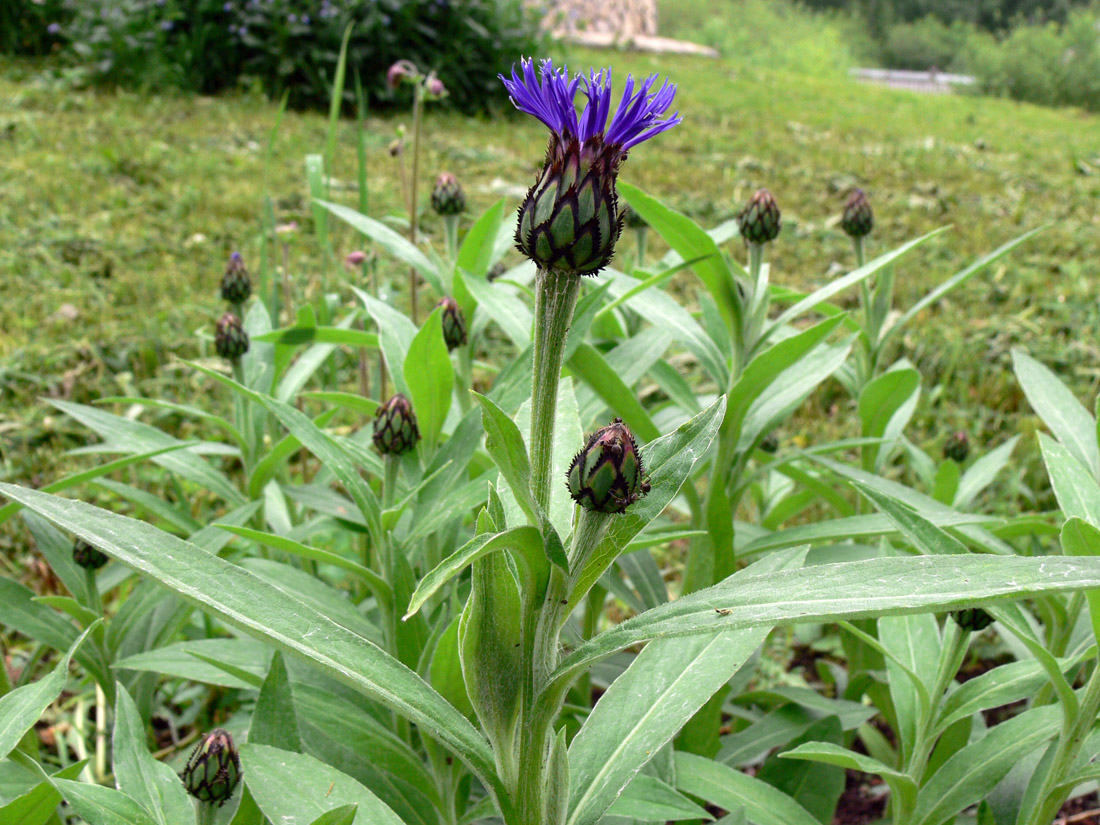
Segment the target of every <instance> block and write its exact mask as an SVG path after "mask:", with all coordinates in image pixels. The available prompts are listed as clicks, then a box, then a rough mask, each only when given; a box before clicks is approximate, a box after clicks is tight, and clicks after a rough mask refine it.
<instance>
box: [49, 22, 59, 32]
mask: <svg viewBox="0 0 1100 825" xmlns="http://www.w3.org/2000/svg"><path fill="white" fill-rule="evenodd" d="M46 32H47V33H48V34H61V24H60V23H50V25H48V26H46Z"/></svg>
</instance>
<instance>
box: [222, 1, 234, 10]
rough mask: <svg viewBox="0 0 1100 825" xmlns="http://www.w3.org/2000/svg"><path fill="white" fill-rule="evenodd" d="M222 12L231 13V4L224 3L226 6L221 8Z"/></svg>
mask: <svg viewBox="0 0 1100 825" xmlns="http://www.w3.org/2000/svg"><path fill="white" fill-rule="evenodd" d="M222 11H233V4H232V3H230V2H226V4H225V5H224V6H222Z"/></svg>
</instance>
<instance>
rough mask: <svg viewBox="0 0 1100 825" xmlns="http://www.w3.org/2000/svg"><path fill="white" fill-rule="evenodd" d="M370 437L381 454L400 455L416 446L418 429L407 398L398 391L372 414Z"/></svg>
mask: <svg viewBox="0 0 1100 825" xmlns="http://www.w3.org/2000/svg"><path fill="white" fill-rule="evenodd" d="M372 439H373V441H374V446H375V447H376V448H377V450H378V452H380V453H382V455H391V454H392V455H401V454H402V453H407V452H408V451H409V450H411V449H412V448H413V447H415V446H416V442H417V441H419V440H420V430H419V428H418V427H417V426H416V413H414V412H413V407H412V403H411V402H410V401H409V399H408V398H406V397H405V396H404V395H402V394H401V393H398V394H397V395H395V396H393V397H391V398H390V400H389V401H387V402H386V403H385V404H383V405H382V406H381V407H379V408H378V410H377V412H375V414H374V434H373V436H372Z"/></svg>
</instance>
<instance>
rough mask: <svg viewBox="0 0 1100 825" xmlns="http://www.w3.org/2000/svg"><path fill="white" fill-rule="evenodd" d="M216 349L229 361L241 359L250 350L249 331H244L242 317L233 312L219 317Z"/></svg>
mask: <svg viewBox="0 0 1100 825" xmlns="http://www.w3.org/2000/svg"><path fill="white" fill-rule="evenodd" d="M214 349H215V350H216V351H217V353H218V355H220V356H221V357H222V358H224V359H226V360H227V361H239V360H240V358H241V356H242V355H244V354H245V353H246V352H248V333H247V332H245V331H244V326H243V325H242V324H241V319H240V318H238V317H237V316H236V315H234V314H233V313H232V312H227V313H225V315H223V316H222V317H221V318H219V319H218V325H217V327H216V328H215V330H214Z"/></svg>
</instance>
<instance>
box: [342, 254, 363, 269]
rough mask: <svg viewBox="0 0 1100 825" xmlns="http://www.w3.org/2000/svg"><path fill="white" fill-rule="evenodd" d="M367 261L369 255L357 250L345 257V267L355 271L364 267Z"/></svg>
mask: <svg viewBox="0 0 1100 825" xmlns="http://www.w3.org/2000/svg"><path fill="white" fill-rule="evenodd" d="M365 260H367V253H366V252H364V251H363V250H362V249H355V250H353V251H351V252H349V253H348V254H347V255H345V256H344V266H345V267H346V268H348V269H355V268H356V267H357V266H362V264H363V262H364V261H365Z"/></svg>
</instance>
